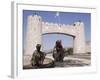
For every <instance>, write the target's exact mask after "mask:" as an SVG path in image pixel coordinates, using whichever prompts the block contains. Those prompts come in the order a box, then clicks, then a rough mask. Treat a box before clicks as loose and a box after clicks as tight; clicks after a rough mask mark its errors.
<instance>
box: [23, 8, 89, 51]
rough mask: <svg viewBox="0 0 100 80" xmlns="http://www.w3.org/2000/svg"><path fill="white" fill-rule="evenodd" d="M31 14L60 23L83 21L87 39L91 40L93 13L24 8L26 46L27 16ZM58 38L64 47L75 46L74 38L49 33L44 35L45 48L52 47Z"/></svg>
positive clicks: (45, 20)
mask: <svg viewBox="0 0 100 80" xmlns="http://www.w3.org/2000/svg"><path fill="white" fill-rule="evenodd" d="M29 15H33V16H34V15H39V16H41V17H42V21H44V22H52V23H58V24H66V25H67V24H73V23H74V22H77V21H79V20H80V21H82V22H83V23H84V25H85V38H86V41H91V14H90V13H79V12H78V13H76V12H56V11H34V10H23V42H24V48H25V44H26V43H25V39H26V32H27V18H28V16H29ZM56 40H61V41H62V45H63V47H73V38H72V37H71V36H66V35H62V34H47V35H42V47H43V50H49V49H52V48H53V47H54V45H55V42H56Z"/></svg>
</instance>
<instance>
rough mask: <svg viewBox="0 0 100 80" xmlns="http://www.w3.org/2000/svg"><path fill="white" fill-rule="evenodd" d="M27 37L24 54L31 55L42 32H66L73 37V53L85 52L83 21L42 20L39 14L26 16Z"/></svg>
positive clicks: (39, 41)
mask: <svg viewBox="0 0 100 80" xmlns="http://www.w3.org/2000/svg"><path fill="white" fill-rule="evenodd" d="M27 22H28V25H27V39H26V51H25V55H32V53H33V51H34V50H35V47H36V44H41V43H42V41H41V39H42V35H43V34H51V33H58V34H67V35H70V36H73V37H74V39H73V40H74V47H73V52H74V54H78V53H86V50H85V33H84V23H83V22H75V23H74V24H73V25H65V24H55V23H48V22H43V21H42V17H41V16H37V15H34V16H28V21H27Z"/></svg>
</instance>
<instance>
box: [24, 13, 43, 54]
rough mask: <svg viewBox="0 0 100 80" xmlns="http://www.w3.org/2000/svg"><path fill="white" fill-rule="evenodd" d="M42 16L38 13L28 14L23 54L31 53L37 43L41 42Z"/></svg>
mask: <svg viewBox="0 0 100 80" xmlns="http://www.w3.org/2000/svg"><path fill="white" fill-rule="evenodd" d="M41 35H42V18H41V17H40V16H38V15H34V16H28V20H27V34H26V36H27V37H26V49H25V55H32V54H33V52H34V50H35V49H36V45H37V44H41Z"/></svg>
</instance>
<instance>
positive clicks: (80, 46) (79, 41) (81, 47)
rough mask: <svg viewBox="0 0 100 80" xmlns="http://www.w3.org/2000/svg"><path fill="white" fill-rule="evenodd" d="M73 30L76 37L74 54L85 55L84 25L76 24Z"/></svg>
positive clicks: (81, 23)
mask: <svg viewBox="0 0 100 80" xmlns="http://www.w3.org/2000/svg"><path fill="white" fill-rule="evenodd" d="M75 28H76V35H75V38H74V54H77V53H86V50H85V31H84V23H83V22H76V23H75Z"/></svg>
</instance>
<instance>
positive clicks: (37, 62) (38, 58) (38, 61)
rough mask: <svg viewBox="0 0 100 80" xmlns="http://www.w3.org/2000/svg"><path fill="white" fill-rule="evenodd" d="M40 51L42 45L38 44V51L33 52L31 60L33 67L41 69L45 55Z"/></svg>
mask: <svg viewBox="0 0 100 80" xmlns="http://www.w3.org/2000/svg"><path fill="white" fill-rule="evenodd" d="M40 49H41V45H40V44H37V45H36V50H35V51H34V52H33V55H32V59H31V64H32V66H37V67H41V66H42V65H43V61H44V59H45V54H44V53H43V52H42V51H40Z"/></svg>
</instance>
